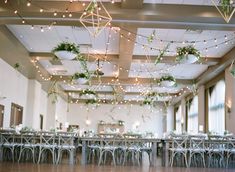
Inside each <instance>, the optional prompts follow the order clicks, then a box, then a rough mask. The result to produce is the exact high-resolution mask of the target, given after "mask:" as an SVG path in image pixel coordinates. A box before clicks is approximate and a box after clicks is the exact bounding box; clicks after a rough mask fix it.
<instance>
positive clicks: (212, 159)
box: [169, 135, 235, 167]
mask: <svg viewBox="0 0 235 172" xmlns="http://www.w3.org/2000/svg"><path fill="white" fill-rule="evenodd" d="M170 139H171V142H170V147H169V152H170V165H171V166H173V164H174V160H182V159H183V160H184V163H185V165H186V167H190V166H191V164H192V161H193V162H194V164H195V165H198V164H199V163H200V162H202V165H203V166H204V167H206V163H207V166H208V167H225V166H226V167H228V165H229V160H230V158H231V156H232V155H234V154H235V138H234V137H233V136H229V137H224V136H208V138H206V136H204V135H201V136H200V135H199V136H189V135H171V137H170ZM179 157H180V158H179ZM200 160H201V161H200ZM179 163H181V162H178V164H179Z"/></svg>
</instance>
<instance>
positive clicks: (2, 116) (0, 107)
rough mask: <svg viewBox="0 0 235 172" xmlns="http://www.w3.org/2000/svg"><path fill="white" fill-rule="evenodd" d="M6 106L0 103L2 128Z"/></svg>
mask: <svg viewBox="0 0 235 172" xmlns="http://www.w3.org/2000/svg"><path fill="white" fill-rule="evenodd" d="M3 118H4V106H3V105H0V128H2V127H3Z"/></svg>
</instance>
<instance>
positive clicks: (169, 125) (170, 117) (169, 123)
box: [166, 106, 174, 132]
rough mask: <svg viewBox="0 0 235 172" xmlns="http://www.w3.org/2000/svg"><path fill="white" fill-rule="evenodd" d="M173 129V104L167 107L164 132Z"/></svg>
mask: <svg viewBox="0 0 235 172" xmlns="http://www.w3.org/2000/svg"><path fill="white" fill-rule="evenodd" d="M173 130H174V106H169V107H168V108H167V118H166V132H170V131H173Z"/></svg>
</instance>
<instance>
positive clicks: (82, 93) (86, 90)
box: [79, 89, 96, 96]
mask: <svg viewBox="0 0 235 172" xmlns="http://www.w3.org/2000/svg"><path fill="white" fill-rule="evenodd" d="M88 94H93V95H95V96H96V92H95V91H92V90H89V89H85V90H83V91H82V92H81V93H80V94H79V96H83V95H88Z"/></svg>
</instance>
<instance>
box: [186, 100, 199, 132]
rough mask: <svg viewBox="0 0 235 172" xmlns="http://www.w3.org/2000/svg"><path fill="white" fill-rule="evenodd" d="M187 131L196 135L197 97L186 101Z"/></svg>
mask: <svg viewBox="0 0 235 172" xmlns="http://www.w3.org/2000/svg"><path fill="white" fill-rule="evenodd" d="M187 115H188V116H187V129H188V132H189V133H198V96H195V97H193V98H192V99H190V100H188V101H187Z"/></svg>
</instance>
